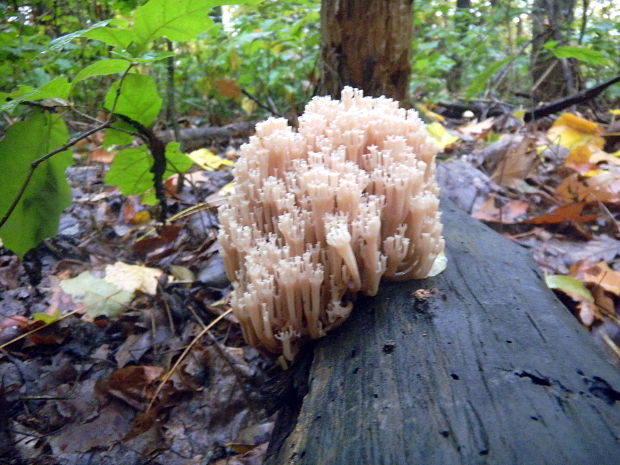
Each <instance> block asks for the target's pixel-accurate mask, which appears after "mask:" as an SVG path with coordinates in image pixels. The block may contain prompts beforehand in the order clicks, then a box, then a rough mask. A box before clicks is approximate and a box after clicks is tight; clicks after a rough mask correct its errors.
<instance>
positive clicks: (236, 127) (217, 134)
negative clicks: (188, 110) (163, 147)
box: [157, 121, 256, 151]
mask: <svg viewBox="0 0 620 465" xmlns="http://www.w3.org/2000/svg"><path fill="white" fill-rule="evenodd" d="M255 125H256V122H253V121H242V122H238V123H231V124H228V125H226V126H222V127H200V128H192V129H181V140H182V141H183V149H184V150H185V151H191V150H196V149H199V148H201V147H205V146H207V145H209V144H211V143H213V141H214V140H222V139H231V138H233V137H246V136H249V135H250V133H252V132H253V131H254V126H255ZM157 135H158V137H159V138H160V139H161V140H162V141H163V142H164V143H168V142H172V141H173V140H174V134H173V131H172V130H167V131H161V132H158V133H157Z"/></svg>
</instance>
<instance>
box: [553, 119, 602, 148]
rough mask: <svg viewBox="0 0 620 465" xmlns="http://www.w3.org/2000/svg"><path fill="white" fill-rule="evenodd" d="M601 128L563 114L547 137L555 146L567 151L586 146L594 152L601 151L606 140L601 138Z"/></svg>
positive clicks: (592, 123) (590, 122) (584, 120)
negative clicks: (564, 148)
mask: <svg viewBox="0 0 620 465" xmlns="http://www.w3.org/2000/svg"><path fill="white" fill-rule="evenodd" d="M602 133H603V130H602V129H601V127H600V126H599V125H598V124H596V123H594V122H592V121H588V120H586V119H583V118H580V117H578V116H576V115H573V114H571V113H564V114H562V115H561V116H560V117H559V118H558V119H557V120H556V121H555V122H554V123H553V124H552V125H551V127H550V128H549V131H547V137H549V140H551V141H552V142H553V143H554V144H558V145H561V146H562V147H566V148H567V149H569V150H570V149H573V148H575V147H578V146H580V145H585V146H587V147H588V148H590V149H591V150H592V151H595V150H597V149H598V150H600V149H602V148H603V145H605V139H603V138H602V137H601V134H602Z"/></svg>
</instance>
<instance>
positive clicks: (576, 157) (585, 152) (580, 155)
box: [564, 145, 592, 165]
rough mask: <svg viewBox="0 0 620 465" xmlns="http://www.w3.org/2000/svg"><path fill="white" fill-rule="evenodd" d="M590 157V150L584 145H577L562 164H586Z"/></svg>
mask: <svg viewBox="0 0 620 465" xmlns="http://www.w3.org/2000/svg"><path fill="white" fill-rule="evenodd" d="M591 156H592V150H590V149H589V148H588V147H587V146H585V145H579V146H577V147H575V148H574V149H572V150H571V151H570V152H569V154H568V157H566V160H564V164H565V165H570V164H571V163H588V162H589V161H590V157H591Z"/></svg>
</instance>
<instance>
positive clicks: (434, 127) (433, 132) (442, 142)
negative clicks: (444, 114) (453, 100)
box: [426, 121, 459, 150]
mask: <svg viewBox="0 0 620 465" xmlns="http://www.w3.org/2000/svg"><path fill="white" fill-rule="evenodd" d="M426 130H427V131H428V134H429V135H430V136H431V137H432V138H433V139H435V142H436V143H437V145H439V147H440V148H441V150H445V149H446V148H447V147H449V146H451V145H452V144H454V143H455V142H456V141H458V140H459V138H458V137H456V136H454V135H452V134H450V133H449V132H448V131H447V130H446V128H445V127H443V125H442V124H441V123H438V122H436V121H435V122H433V123H430V124H427V125H426Z"/></svg>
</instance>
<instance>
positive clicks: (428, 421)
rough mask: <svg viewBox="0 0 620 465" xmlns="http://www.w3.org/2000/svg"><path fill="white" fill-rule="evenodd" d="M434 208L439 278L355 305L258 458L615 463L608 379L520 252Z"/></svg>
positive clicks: (613, 404)
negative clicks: (421, 294) (442, 261)
mask: <svg viewBox="0 0 620 465" xmlns="http://www.w3.org/2000/svg"><path fill="white" fill-rule="evenodd" d="M443 210H444V217H443V220H444V223H445V237H446V241H447V244H448V250H447V255H448V259H449V263H448V268H447V270H446V271H445V272H444V273H442V274H441V275H440V276H437V277H435V278H430V279H427V280H424V281H416V282H406V283H384V284H382V287H381V290H380V293H379V295H377V296H376V297H374V298H364V299H360V300H358V301H357V302H356V310H355V311H354V314H353V315H352V316H351V318H350V319H349V321H347V322H346V323H345V324H344V325H343V326H342V327H341V328H340V329H339V330H337V331H336V332H334V333H332V334H330V335H328V336H327V337H326V338H324V339H323V340H321V341H320V342H319V343H318V344H317V345H316V347H315V351H314V360H313V361H312V366H311V369H310V375H309V380H308V387H309V392H308V394H307V395H306V396H305V397H304V398H303V404H302V405H301V409H300V411H299V415H298V416H297V417H296V418H295V416H294V415H293V417H292V418H293V419H292V424H289V425H286V424H283V423H280V424H279V425H277V428H276V432H275V434H274V438H273V439H272V443H271V444H270V451H269V453H268V458H267V460H266V463H267V464H269V465H275V464H307V465H353V464H355V465H368V464H370V465H374V464H407V465H415V464H420V465H433V464H437V465H452V464H501V465H508V464H515V465H525V464H528V465H529V464H537V465H538V464H554V465H567V464H575V465H606V464H608V465H614V464H615V465H617V464H620V443H619V442H618V439H619V438H620V392H619V391H620V372H619V371H618V370H617V368H615V367H613V366H612V365H611V364H610V363H609V362H608V361H607V359H606V358H605V356H604V355H603V353H602V352H601V351H600V350H599V349H598V347H596V346H594V345H593V343H592V340H591V338H590V337H589V335H588V334H587V333H586V331H584V330H583V329H582V328H581V327H580V325H579V323H578V322H577V321H576V320H575V318H574V317H573V316H572V315H571V314H570V313H569V312H568V310H567V309H566V307H564V305H563V304H562V303H561V302H559V301H558V300H557V299H556V297H555V296H554V294H553V293H552V292H551V291H549V290H548V289H547V287H546V286H545V284H544V282H543V280H542V279H541V275H540V273H539V271H538V270H537V268H536V265H535V264H534V263H533V261H532V260H531V259H530V257H529V254H528V253H527V251H525V250H523V249H522V248H520V247H519V246H517V245H514V244H512V243H510V242H509V241H508V240H506V239H504V238H503V237H501V236H500V235H499V234H497V233H495V232H494V231H492V230H490V229H489V228H487V227H486V226H484V225H482V224H480V223H478V222H477V221H475V220H472V219H470V218H469V217H468V216H467V215H466V214H464V213H462V212H460V211H458V210H457V209H456V208H455V207H453V206H452V204H449V205H447V203H446V202H443ZM416 289H436V290H437V293H436V294H434V295H432V296H431V297H429V298H428V299H426V300H420V299H416V298H415V297H414V296H413V295H412V293H413V292H414V291H415V290H416ZM292 410H294V408H293V409H292ZM289 413H290V412H289ZM286 416H289V417H290V415H283V417H286ZM287 427H289V428H290V434H287Z"/></svg>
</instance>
